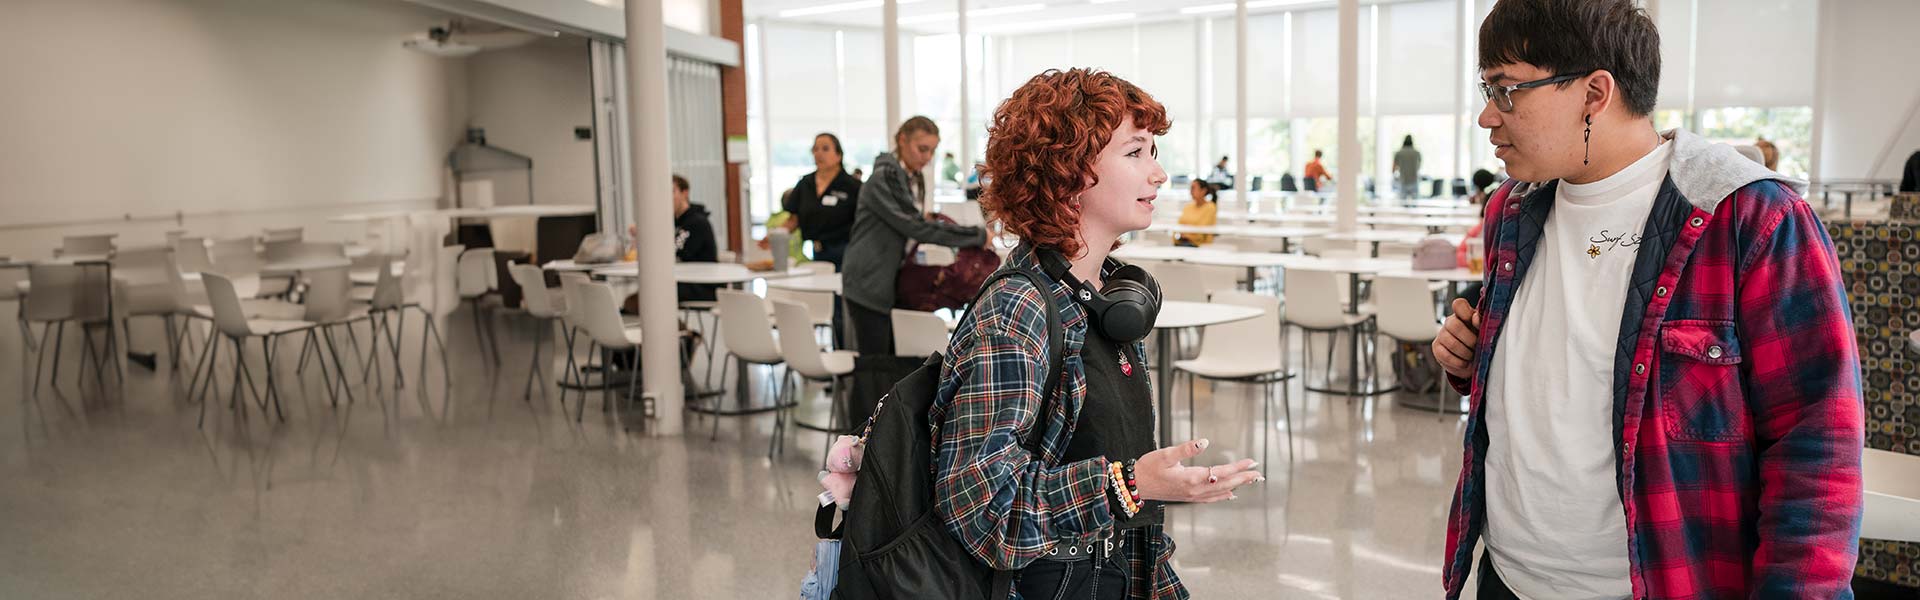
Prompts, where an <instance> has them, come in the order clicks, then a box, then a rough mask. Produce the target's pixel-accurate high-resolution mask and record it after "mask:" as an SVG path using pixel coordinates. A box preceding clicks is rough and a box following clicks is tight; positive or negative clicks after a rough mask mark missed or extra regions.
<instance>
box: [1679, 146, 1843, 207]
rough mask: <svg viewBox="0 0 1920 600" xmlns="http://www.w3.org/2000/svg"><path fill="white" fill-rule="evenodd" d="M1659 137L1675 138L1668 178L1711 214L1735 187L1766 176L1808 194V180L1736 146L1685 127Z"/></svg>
mask: <svg viewBox="0 0 1920 600" xmlns="http://www.w3.org/2000/svg"><path fill="white" fill-rule="evenodd" d="M1660 137H1663V138H1666V139H1669V140H1672V141H1673V162H1672V163H1669V165H1668V167H1667V177H1670V178H1672V179H1673V185H1674V187H1678V188H1680V195H1682V196H1686V197H1687V202H1688V203H1690V204H1692V205H1693V206H1694V207H1696V208H1699V209H1700V210H1703V211H1706V212H1709V213H1711V212H1713V211H1714V209H1715V208H1717V207H1719V206H1720V201H1721V200H1725V199H1726V198H1727V196H1729V195H1732V194H1733V191H1734V190H1737V189H1740V188H1743V187H1746V186H1747V184H1750V183H1753V182H1756V181H1761V180H1766V179H1772V180H1775V181H1779V182H1780V183H1781V184H1782V185H1785V186H1787V187H1788V188H1791V189H1792V190H1793V193H1795V194H1799V195H1801V196H1806V195H1807V182H1805V181H1801V180H1798V179H1794V178H1792V177H1788V176H1785V175H1781V174H1779V173H1775V172H1773V171H1771V170H1768V169H1767V167H1766V166H1764V165H1761V164H1758V163H1755V162H1753V161H1752V160H1748V159H1747V157H1745V156H1741V155H1740V151H1739V150H1735V149H1734V147H1733V146H1728V145H1726V144H1716V143H1713V142H1710V141H1707V139H1706V138H1703V137H1700V136H1699V135H1698V134H1695V133H1693V132H1691V131H1687V130H1685V129H1672V130H1668V131H1665V132H1661V134H1660Z"/></svg>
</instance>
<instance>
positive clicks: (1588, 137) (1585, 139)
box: [1580, 115, 1593, 165]
mask: <svg viewBox="0 0 1920 600" xmlns="http://www.w3.org/2000/svg"><path fill="white" fill-rule="evenodd" d="M1580 143H1582V144H1584V145H1586V147H1587V150H1586V153H1585V154H1583V155H1581V156H1580V164H1583V165H1584V164H1587V159H1589V158H1592V157H1593V115H1587V133H1586V134H1585V135H1583V136H1581V139H1580Z"/></svg>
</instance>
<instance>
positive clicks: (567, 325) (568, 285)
mask: <svg viewBox="0 0 1920 600" xmlns="http://www.w3.org/2000/svg"><path fill="white" fill-rule="evenodd" d="M592 281H593V278H592V277H590V276H588V275H587V274H586V273H581V272H578V271H562V272H560V297H561V298H563V299H564V300H563V301H564V302H565V303H566V305H567V311H566V312H563V313H561V314H560V332H561V340H562V341H564V342H566V344H567V353H566V354H567V366H566V367H565V370H564V371H562V372H561V376H562V380H561V383H560V409H561V410H562V411H565V410H566V408H567V386H569V385H571V386H573V387H575V388H578V389H579V390H580V401H581V402H586V400H587V388H586V382H587V376H586V373H585V372H584V370H583V369H581V368H580V366H581V365H585V364H587V363H589V362H591V361H592V360H593V352H592V349H591V348H589V349H588V352H587V356H586V357H585V359H584V360H583V359H582V358H581V357H580V356H579V355H578V354H577V353H576V352H575V350H577V346H578V344H577V343H576V340H577V339H578V336H579V331H580V329H581V327H582V325H581V324H580V320H579V319H578V318H577V317H578V316H579V315H580V312H579V311H580V309H579V307H580V306H581V300H579V299H578V296H579V295H580V287H581V284H585V283H591V282H592Z"/></svg>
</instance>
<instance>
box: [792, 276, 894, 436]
mask: <svg viewBox="0 0 1920 600" xmlns="http://www.w3.org/2000/svg"><path fill="white" fill-rule="evenodd" d="M895 312H899V311H895ZM773 319H774V321H775V322H776V323H778V324H779V326H780V332H781V335H780V355H781V357H783V358H785V359H786V362H787V377H784V378H782V379H781V382H780V383H781V387H782V388H785V389H786V390H787V392H786V393H785V394H784V395H785V396H786V397H788V398H793V397H794V393H793V391H792V388H791V387H790V385H791V384H790V383H789V381H790V380H791V379H792V378H793V376H795V375H798V376H800V377H801V378H804V379H805V380H807V381H820V382H828V383H832V384H833V397H832V398H831V399H829V400H828V402H829V407H828V410H827V414H828V417H827V424H826V426H824V427H813V426H807V425H804V424H803V425H802V426H803V427H807V428H808V429H813V430H816V431H822V432H827V433H837V432H840V431H845V430H846V427H847V424H846V423H844V421H845V414H846V412H845V408H844V407H843V406H842V401H841V397H842V394H844V393H845V392H846V390H848V389H849V388H850V387H851V382H849V381H847V380H845V379H843V378H844V377H846V376H848V375H851V374H853V359H854V356H855V354H854V353H853V352H850V351H846V350H837V351H832V352H821V351H820V346H819V344H816V343H814V341H813V336H810V335H795V334H796V333H798V332H802V331H805V332H812V331H813V318H812V314H811V309H810V308H809V307H807V306H806V305H803V304H800V303H798V302H787V301H784V300H777V301H774V302H773ZM804 385H805V384H804V383H802V386H803V387H804ZM795 404H796V405H797V404H798V402H797V401H796V402H795ZM786 412H787V411H784V410H783V411H780V412H777V413H775V419H774V427H773V440H772V441H770V442H769V443H768V444H767V458H773V455H774V453H775V451H776V450H777V449H780V448H782V447H783V444H782V443H781V441H782V433H784V432H785V423H786V421H787V420H788V419H790V417H788V416H787V415H786ZM827 440H828V442H827V443H828V444H832V443H833V442H832V440H833V436H831V435H829V436H828V437H827Z"/></svg>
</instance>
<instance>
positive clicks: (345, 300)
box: [302, 266, 353, 323]
mask: <svg viewBox="0 0 1920 600" xmlns="http://www.w3.org/2000/svg"><path fill="white" fill-rule="evenodd" d="M348 271H349V269H348V267H346V266H338V267H329V268H325V269H313V270H309V271H304V272H302V275H304V276H305V277H306V279H307V294H306V297H305V298H304V300H303V303H304V304H305V305H306V308H307V312H306V320H308V321H312V322H315V323H331V322H334V321H339V320H341V319H345V318H346V317H347V315H348V314H350V313H351V312H352V311H353V305H352V299H351V296H352V292H353V278H352V277H351V276H349V275H348Z"/></svg>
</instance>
